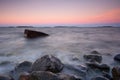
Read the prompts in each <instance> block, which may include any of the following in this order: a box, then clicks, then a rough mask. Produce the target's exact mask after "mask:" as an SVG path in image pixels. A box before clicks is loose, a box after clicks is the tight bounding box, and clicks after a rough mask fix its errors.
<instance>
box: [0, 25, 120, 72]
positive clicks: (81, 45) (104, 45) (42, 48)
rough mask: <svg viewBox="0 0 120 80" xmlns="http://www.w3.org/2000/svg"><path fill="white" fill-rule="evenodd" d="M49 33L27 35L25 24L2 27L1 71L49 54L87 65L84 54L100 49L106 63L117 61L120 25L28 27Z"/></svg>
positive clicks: (111, 64)
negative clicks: (110, 26) (115, 26)
mask: <svg viewBox="0 0 120 80" xmlns="http://www.w3.org/2000/svg"><path fill="white" fill-rule="evenodd" d="M27 29H32V30H37V31H42V32H45V33H48V34H50V36H48V37H43V38H36V39H26V38H25V37H24V30H25V28H0V74H6V73H8V72H9V71H11V70H13V69H14V67H15V66H16V65H17V64H19V63H21V62H23V61H31V62H34V61H35V60H36V59H37V58H40V57H41V56H43V55H46V54H49V55H54V56H56V57H58V58H59V59H60V60H61V61H62V62H63V63H64V64H74V65H79V64H81V65H84V64H85V60H84V59H83V55H84V54H89V53H90V52H91V51H94V50H96V51H98V52H100V53H101V54H102V56H103V61H102V62H103V63H106V64H108V65H110V66H111V67H112V66H114V65H120V64H118V63H115V61H114V60H113V57H114V56H115V55H116V54H118V53H120V28H102V27H101V28H27Z"/></svg>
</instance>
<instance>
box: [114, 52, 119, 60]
mask: <svg viewBox="0 0 120 80" xmlns="http://www.w3.org/2000/svg"><path fill="white" fill-rule="evenodd" d="M114 60H116V61H119V62H120V54H117V55H116V56H115V57H114Z"/></svg>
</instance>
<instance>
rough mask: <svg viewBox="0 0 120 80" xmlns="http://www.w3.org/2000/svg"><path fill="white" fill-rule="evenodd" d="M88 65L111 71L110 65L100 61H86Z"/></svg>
mask: <svg viewBox="0 0 120 80" xmlns="http://www.w3.org/2000/svg"><path fill="white" fill-rule="evenodd" d="M86 65H87V66H89V67H90V68H93V69H94V68H96V69H99V70H101V71H105V72H109V71H110V67H109V66H108V65H107V64H99V63H95V62H88V63H86Z"/></svg>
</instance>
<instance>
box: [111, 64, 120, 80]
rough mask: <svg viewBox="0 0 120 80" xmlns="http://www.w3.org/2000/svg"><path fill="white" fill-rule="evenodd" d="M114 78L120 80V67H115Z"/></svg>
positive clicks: (113, 70)
mask: <svg viewBox="0 0 120 80" xmlns="http://www.w3.org/2000/svg"><path fill="white" fill-rule="evenodd" d="M112 76H113V80H120V66H117V67H113V69H112Z"/></svg>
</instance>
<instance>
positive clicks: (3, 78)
mask: <svg viewBox="0 0 120 80" xmlns="http://www.w3.org/2000/svg"><path fill="white" fill-rule="evenodd" d="M0 80H14V79H13V78H11V77H10V76H7V75H0Z"/></svg>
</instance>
